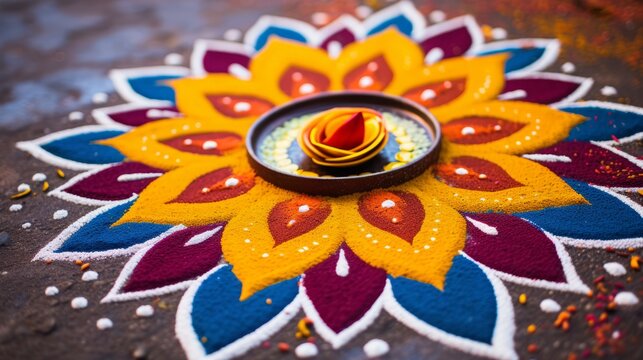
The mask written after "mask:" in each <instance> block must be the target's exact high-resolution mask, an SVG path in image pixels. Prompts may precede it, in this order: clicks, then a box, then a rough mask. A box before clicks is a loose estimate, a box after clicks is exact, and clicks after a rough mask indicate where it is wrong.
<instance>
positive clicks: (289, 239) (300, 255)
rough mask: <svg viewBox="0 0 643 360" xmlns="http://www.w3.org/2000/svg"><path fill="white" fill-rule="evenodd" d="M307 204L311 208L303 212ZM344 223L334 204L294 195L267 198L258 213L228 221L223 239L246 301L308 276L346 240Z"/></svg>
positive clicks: (257, 206) (242, 214) (246, 213)
mask: <svg viewBox="0 0 643 360" xmlns="http://www.w3.org/2000/svg"><path fill="white" fill-rule="evenodd" d="M312 202H315V204H314V205H313V204H312ZM304 205H305V206H307V208H306V211H305V212H299V211H298V209H299V207H300V206H304ZM292 206H295V207H294V209H293V210H294V211H291V212H289V211H288V207H292ZM283 207H285V208H283ZM277 208H279V209H280V210H282V211H277V210H276V209H277ZM290 216H292V219H291V218H290ZM306 217H308V218H306ZM341 221H342V219H341V217H340V216H339V214H337V212H336V211H335V207H334V206H333V205H332V204H331V203H330V202H324V201H320V200H319V199H314V198H307V197H303V196H299V195H294V194H290V195H289V196H286V197H284V196H281V197H279V198H275V197H273V198H261V200H260V201H258V202H257V203H255V204H254V205H253V206H252V211H243V212H240V213H239V214H238V216H236V217H234V218H233V219H232V220H230V221H229V222H228V224H227V225H226V227H225V230H224V232H223V239H222V240H221V241H222V247H223V254H224V258H225V259H226V261H228V262H229V263H231V264H232V265H233V268H232V270H233V272H234V273H235V275H236V276H237V277H238V278H239V280H241V283H242V290H241V299H242V300H243V299H246V298H248V297H249V296H251V295H252V294H253V293H255V292H256V291H259V290H261V289H263V288H265V287H266V286H269V285H271V284H274V283H276V282H279V281H282V280H286V279H290V278H292V277H295V276H297V275H299V274H302V273H303V272H304V271H306V270H307V269H309V268H310V267H312V266H314V265H316V264H318V263H320V262H322V261H324V260H325V259H326V258H328V256H330V255H331V254H333V253H335V252H336V251H337V249H338V248H339V245H340V244H341V243H342V240H343V238H342V236H341V234H340V226H339V224H340V223H341ZM297 226H302V228H297ZM289 227H291V229H289Z"/></svg>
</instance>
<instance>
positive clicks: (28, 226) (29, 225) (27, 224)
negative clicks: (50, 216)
mask: <svg viewBox="0 0 643 360" xmlns="http://www.w3.org/2000/svg"><path fill="white" fill-rule="evenodd" d="M30 227H31V223H30V222H26V223H24V224H22V228H23V229H25V230H26V229H29V228H30Z"/></svg>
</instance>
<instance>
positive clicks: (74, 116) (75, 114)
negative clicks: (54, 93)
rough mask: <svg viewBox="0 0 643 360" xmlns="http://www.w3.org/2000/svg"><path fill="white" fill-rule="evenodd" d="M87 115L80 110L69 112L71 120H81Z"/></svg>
mask: <svg viewBox="0 0 643 360" xmlns="http://www.w3.org/2000/svg"><path fill="white" fill-rule="evenodd" d="M84 117H85V115H84V114H83V113H82V112H80V111H72V112H70V113H69V115H68V118H69V121H80V120H82V119H83V118H84Z"/></svg>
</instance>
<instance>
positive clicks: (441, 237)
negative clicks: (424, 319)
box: [342, 182, 466, 289]
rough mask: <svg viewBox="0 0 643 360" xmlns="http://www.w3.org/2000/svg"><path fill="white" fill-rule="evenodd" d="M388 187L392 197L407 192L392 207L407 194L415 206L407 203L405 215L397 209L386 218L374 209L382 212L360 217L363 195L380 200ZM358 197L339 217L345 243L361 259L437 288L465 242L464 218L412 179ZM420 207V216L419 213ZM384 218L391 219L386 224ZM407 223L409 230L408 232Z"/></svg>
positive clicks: (398, 204)
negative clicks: (424, 191) (394, 186)
mask: <svg viewBox="0 0 643 360" xmlns="http://www.w3.org/2000/svg"><path fill="white" fill-rule="evenodd" d="M397 191H399V192H397ZM391 192H392V193H391ZM389 193H391V194H392V195H393V196H391V198H396V197H395V194H397V195H402V196H406V197H407V198H406V199H403V200H401V201H400V200H399V198H396V199H398V203H396V204H395V206H396V207H399V206H400V205H401V204H400V202H401V203H403V204H404V203H406V204H409V203H411V202H410V201H409V200H410V199H413V197H415V199H416V202H413V203H414V204H415V207H416V208H415V209H408V208H407V209H406V212H408V215H409V217H408V218H405V217H404V214H401V215H399V216H400V217H401V219H398V218H391V219H390V220H389V219H388V218H387V217H386V216H387V215H386V213H383V214H381V215H379V216H381V217H378V215H372V216H373V217H375V218H376V219H377V221H379V222H377V221H373V218H369V221H367V220H365V218H367V217H366V216H365V215H364V214H365V211H367V210H364V209H367V208H368V207H367V205H364V204H365V203H366V202H367V201H366V200H365V199H366V197H368V196H376V197H377V198H378V199H380V200H381V199H384V198H386V195H385V194H389ZM357 198H358V197H357V196H356V197H355V198H354V199H353V201H350V202H346V203H345V205H344V206H345V210H344V214H343V217H342V218H343V219H344V224H345V225H344V228H345V230H344V231H345V232H346V242H347V244H348V245H349V246H350V248H351V249H352V250H353V251H354V252H355V253H356V254H357V255H358V256H359V257H360V258H361V259H362V260H364V261H366V262H367V263H369V264H370V265H372V266H375V267H379V268H382V269H384V270H386V271H387V272H388V273H389V274H391V275H393V276H404V277H408V278H411V279H414V280H417V281H421V282H425V283H429V284H432V285H434V286H436V287H437V288H440V289H441V288H442V286H443V283H444V278H445V276H446V274H447V272H448V271H449V269H450V268H451V262H452V259H453V257H454V256H456V255H457V254H458V251H460V250H462V248H463V247H464V242H465V239H466V223H465V221H464V219H463V218H462V216H460V214H459V213H458V212H457V211H455V210H453V209H452V208H451V207H450V206H448V205H447V204H445V203H442V202H440V201H439V200H437V199H435V198H433V197H432V196H431V195H429V194H423V193H421V192H420V189H419V188H417V187H416V186H415V183H413V182H411V183H407V184H405V185H403V186H400V187H397V188H393V189H386V190H382V191H381V192H380V193H378V192H373V193H370V194H365V195H363V196H362V197H361V198H360V200H358V199H357ZM374 206H375V207H378V206H384V205H383V204H382V205H380V204H379V200H378V201H377V203H376V204H374ZM407 206H408V205H407ZM418 210H419V211H418ZM376 211H377V210H373V211H372V212H376ZM422 212H423V218H421V217H419V215H418V214H419V213H422ZM360 214H361V215H360ZM386 221H391V223H389V225H387V224H386ZM392 221H395V223H392ZM387 226H389V227H388V228H387ZM411 228H413V229H414V230H413V231H411V232H410V233H409V232H408V230H409V229H411ZM391 229H394V230H391ZM405 232H406V233H405ZM411 236H413V237H412V239H411V238H410V237H411ZM403 237H404V238H403Z"/></svg>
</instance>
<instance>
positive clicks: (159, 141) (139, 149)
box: [101, 119, 245, 170]
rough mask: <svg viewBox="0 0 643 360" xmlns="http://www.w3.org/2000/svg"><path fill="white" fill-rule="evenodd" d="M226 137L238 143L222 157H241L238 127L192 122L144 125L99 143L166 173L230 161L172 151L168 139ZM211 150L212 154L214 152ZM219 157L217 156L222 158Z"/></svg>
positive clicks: (232, 124)
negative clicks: (221, 135)
mask: <svg viewBox="0 0 643 360" xmlns="http://www.w3.org/2000/svg"><path fill="white" fill-rule="evenodd" d="M202 134H228V135H229V136H231V137H238V138H239V143H238V145H237V146H235V147H234V148H232V149H229V150H227V151H226V152H225V155H228V154H233V153H239V152H242V153H244V154H245V145H244V143H243V135H244V133H243V132H241V133H240V132H239V126H238V125H236V124H234V123H230V122H225V121H223V122H217V121H216V120H213V121H197V120H193V119H169V120H160V121H154V122H151V123H147V124H145V125H143V126H139V127H137V128H134V129H133V130H131V131H129V132H126V133H124V134H122V135H120V136H117V137H115V138H111V139H107V140H103V141H101V143H102V144H106V145H110V146H113V147H114V148H116V149H118V151H120V152H121V153H123V155H125V156H126V157H127V158H128V159H129V160H132V161H138V162H142V163H144V164H146V165H149V166H152V167H156V168H160V169H164V170H170V169H174V168H177V167H181V166H186V165H190V164H194V163H198V162H208V163H210V164H212V165H217V166H220V167H221V166H228V165H230V161H228V160H227V159H225V157H224V156H217V155H207V154H202V153H198V152H189V151H182V150H180V148H178V147H172V146H170V145H169V144H168V141H171V140H172V139H181V138H190V135H194V136H201V135H202ZM215 150H216V149H213V150H212V151H215ZM223 154H224V153H220V154H219V155H223Z"/></svg>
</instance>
